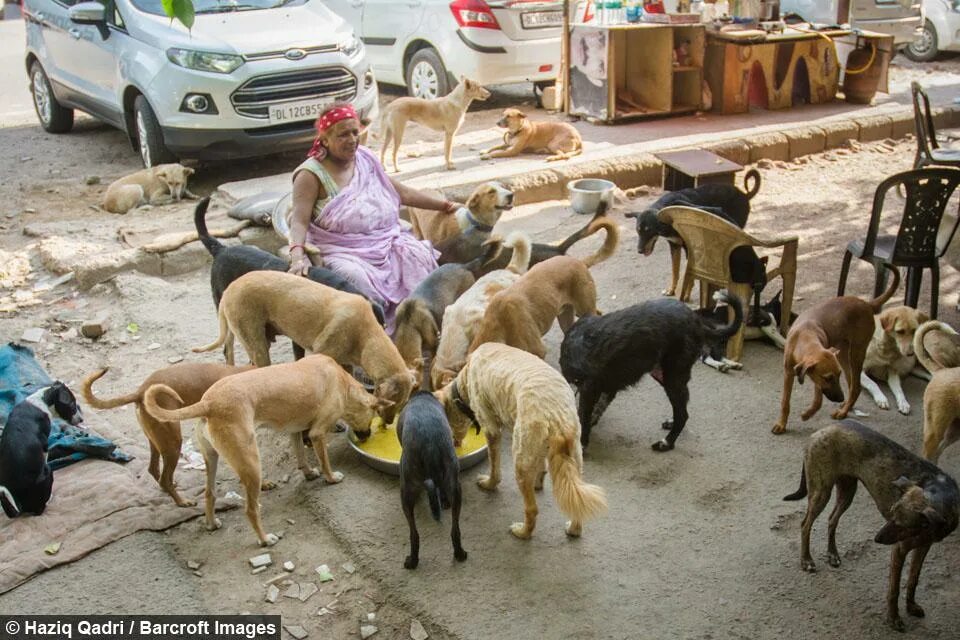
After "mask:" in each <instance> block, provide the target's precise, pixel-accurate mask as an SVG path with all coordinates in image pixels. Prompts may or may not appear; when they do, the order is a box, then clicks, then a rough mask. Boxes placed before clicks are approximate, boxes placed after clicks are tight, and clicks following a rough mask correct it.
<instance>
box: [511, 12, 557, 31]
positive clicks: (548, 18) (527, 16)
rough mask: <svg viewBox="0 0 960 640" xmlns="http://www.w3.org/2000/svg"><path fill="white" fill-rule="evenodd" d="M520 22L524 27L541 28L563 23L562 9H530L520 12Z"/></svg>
mask: <svg viewBox="0 0 960 640" xmlns="http://www.w3.org/2000/svg"><path fill="white" fill-rule="evenodd" d="M520 24H521V25H522V26H523V28H524V29H543V28H546V27H559V26H562V25H563V12H562V11H532V12H530V13H521V14H520Z"/></svg>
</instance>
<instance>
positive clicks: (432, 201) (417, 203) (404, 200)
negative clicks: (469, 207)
mask: <svg viewBox="0 0 960 640" xmlns="http://www.w3.org/2000/svg"><path fill="white" fill-rule="evenodd" d="M390 182H392V183H393V187H394V189H396V190H397V193H398V194H400V204H404V205H406V206H408V207H416V208H418V209H428V210H431V211H444V212H446V213H453V212H454V211H456V210H457V208H458V207H459V205H458V204H457V203H455V202H450V201H449V200H444V199H443V198H435V197H433V196H431V195H429V194H426V193H424V192H422V191H419V190H417V189H414V188H413V187H408V186H406V185H405V184H403V183H402V182H398V181H396V180H394V179H393V178H390Z"/></svg>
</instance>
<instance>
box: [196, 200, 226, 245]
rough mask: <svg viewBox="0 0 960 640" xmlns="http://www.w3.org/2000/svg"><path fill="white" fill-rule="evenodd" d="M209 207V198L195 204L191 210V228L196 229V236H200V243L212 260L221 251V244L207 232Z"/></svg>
mask: <svg viewBox="0 0 960 640" xmlns="http://www.w3.org/2000/svg"><path fill="white" fill-rule="evenodd" d="M209 207H210V196H207V197H206V198H204V199H203V200H201V201H200V202H198V203H197V206H196V208H195V209H194V210H193V226H195V227H196V228H197V235H199V236H200V242H202V243H203V246H205V247H206V248H207V251H209V252H210V255H212V256H213V257H214V258H216V257H217V254H218V253H220V251H222V250H223V243H222V242H220V241H219V240H217V239H216V238H214V237H213V236H211V235H210V232H209V231H207V209H208V208H209Z"/></svg>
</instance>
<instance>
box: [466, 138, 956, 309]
mask: <svg viewBox="0 0 960 640" xmlns="http://www.w3.org/2000/svg"><path fill="white" fill-rule="evenodd" d="M480 159H481V160H489V159H490V154H489V153H481V154H480ZM957 306H958V307H960V305H957Z"/></svg>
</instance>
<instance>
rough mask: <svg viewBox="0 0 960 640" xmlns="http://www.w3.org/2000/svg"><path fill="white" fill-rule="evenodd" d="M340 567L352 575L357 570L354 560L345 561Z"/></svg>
mask: <svg viewBox="0 0 960 640" xmlns="http://www.w3.org/2000/svg"><path fill="white" fill-rule="evenodd" d="M340 567H341V568H342V569H343V570H344V571H346V572H347V573H349V574H351V575H353V572H354V571H356V570H357V568H356V567H355V566H353V563H352V562H344V563H343V564H342V565H340Z"/></svg>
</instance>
